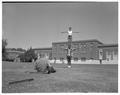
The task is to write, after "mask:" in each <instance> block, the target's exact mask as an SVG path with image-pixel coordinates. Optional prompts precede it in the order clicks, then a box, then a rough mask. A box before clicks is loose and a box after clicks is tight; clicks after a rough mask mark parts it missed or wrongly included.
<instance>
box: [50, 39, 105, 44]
mask: <svg viewBox="0 0 120 95" xmlns="http://www.w3.org/2000/svg"><path fill="white" fill-rule="evenodd" d="M91 41H97V42H99V43H100V44H103V43H102V42H100V41H98V40H97V39H90V40H77V41H72V42H73V43H74V42H91ZM62 43H67V41H64V42H53V43H52V44H62Z"/></svg>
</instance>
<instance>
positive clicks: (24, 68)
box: [2, 62, 118, 93]
mask: <svg viewBox="0 0 120 95" xmlns="http://www.w3.org/2000/svg"><path fill="white" fill-rule="evenodd" d="M53 66H54V68H55V69H56V70H57V72H56V73H52V74H41V73H32V72H35V71H34V64H33V63H12V62H2V92H3V93H30V92H37V93H39V92H40V93H41V92H64V93H65V92H79V93H81V92H82V93H88V92H108V93H111V92H115V93H117V92H118V65H117V64H114V65H112V64H103V65H101V64H74V65H72V68H67V67H66V65H65V64H54V65H53ZM29 72H31V73H29ZM28 78H33V79H34V80H33V81H30V82H22V83H17V84H11V85H9V82H12V81H16V80H23V79H28Z"/></svg>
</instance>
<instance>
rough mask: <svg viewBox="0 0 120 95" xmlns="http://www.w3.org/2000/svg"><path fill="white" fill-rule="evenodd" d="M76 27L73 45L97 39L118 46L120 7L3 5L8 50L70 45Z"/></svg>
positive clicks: (73, 4) (87, 4)
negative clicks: (61, 43) (119, 12)
mask: <svg viewBox="0 0 120 95" xmlns="http://www.w3.org/2000/svg"><path fill="white" fill-rule="evenodd" d="M70 26H71V27H72V31H73V32H79V33H77V34H73V41H76V40H90V39H97V40H99V41H101V42H102V43H105V44H116V43H118V4H117V3H116V2H110V3H109V2H97V3H95V2H89V3H88V2H87V3H84V2H82V3H3V4H2V36H3V38H5V39H7V41H8V45H7V47H8V48H23V49H27V48H30V47H32V48H44V47H52V42H61V41H67V34H62V33H61V32H64V31H67V30H68V28H69V27H70Z"/></svg>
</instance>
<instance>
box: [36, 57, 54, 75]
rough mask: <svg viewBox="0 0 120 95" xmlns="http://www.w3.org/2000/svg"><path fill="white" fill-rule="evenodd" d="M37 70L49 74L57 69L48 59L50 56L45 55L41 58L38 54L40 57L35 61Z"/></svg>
mask: <svg viewBox="0 0 120 95" xmlns="http://www.w3.org/2000/svg"><path fill="white" fill-rule="evenodd" d="M35 70H37V72H42V73H48V74H50V73H54V72H56V70H55V69H54V68H53V66H52V65H51V64H50V62H49V60H48V56H44V57H43V58H40V57H39V56H38V59H37V60H36V62H35Z"/></svg>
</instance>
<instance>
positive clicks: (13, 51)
mask: <svg viewBox="0 0 120 95" xmlns="http://www.w3.org/2000/svg"><path fill="white" fill-rule="evenodd" d="M6 52H9V53H10V52H11V53H24V51H15V50H7V51H6Z"/></svg>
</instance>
